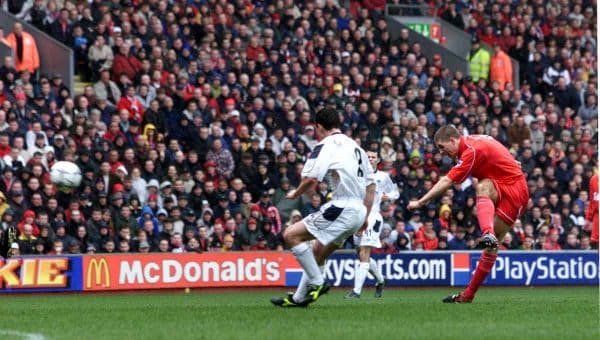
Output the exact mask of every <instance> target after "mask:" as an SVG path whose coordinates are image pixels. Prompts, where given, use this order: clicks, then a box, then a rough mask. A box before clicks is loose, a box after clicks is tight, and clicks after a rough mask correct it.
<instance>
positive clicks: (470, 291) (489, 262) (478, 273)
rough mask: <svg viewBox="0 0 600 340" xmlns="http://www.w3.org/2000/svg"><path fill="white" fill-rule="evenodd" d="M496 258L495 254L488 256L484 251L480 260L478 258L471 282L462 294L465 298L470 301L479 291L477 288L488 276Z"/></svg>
mask: <svg viewBox="0 0 600 340" xmlns="http://www.w3.org/2000/svg"><path fill="white" fill-rule="evenodd" d="M497 256H498V255H497V254H495V253H494V254H490V253H488V252H485V251H484V252H483V254H482V255H481V258H479V264H478V265H477V268H476V269H475V273H473V277H472V278H471V282H469V286H467V289H465V292H464V293H463V295H464V296H465V297H466V298H468V299H472V298H473V297H474V296H475V293H476V292H477V289H479V286H481V284H482V283H483V281H484V280H485V278H486V277H487V276H488V274H489V273H490V271H491V270H492V268H493V267H494V263H496V257H497Z"/></svg>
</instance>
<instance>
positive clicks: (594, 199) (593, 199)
mask: <svg viewBox="0 0 600 340" xmlns="http://www.w3.org/2000/svg"><path fill="white" fill-rule="evenodd" d="M589 199H590V203H589V204H588V207H587V211H586V212H585V219H586V221H587V223H591V224H592V225H591V229H592V236H591V237H590V243H591V244H592V248H594V249H598V228H600V227H599V226H598V199H600V194H599V193H598V175H594V176H592V178H590V191H589Z"/></svg>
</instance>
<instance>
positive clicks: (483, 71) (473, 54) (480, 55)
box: [467, 36, 490, 83]
mask: <svg viewBox="0 0 600 340" xmlns="http://www.w3.org/2000/svg"><path fill="white" fill-rule="evenodd" d="M467 60H468V61H469V75H470V76H471V77H472V79H473V81H474V82H476V83H477V82H479V79H484V80H487V79H488V77H489V73H490V53H489V52H488V51H486V50H485V49H484V48H482V47H481V44H480V40H479V38H478V37H477V36H473V38H472V39H471V50H470V51H469V54H468V55H467Z"/></svg>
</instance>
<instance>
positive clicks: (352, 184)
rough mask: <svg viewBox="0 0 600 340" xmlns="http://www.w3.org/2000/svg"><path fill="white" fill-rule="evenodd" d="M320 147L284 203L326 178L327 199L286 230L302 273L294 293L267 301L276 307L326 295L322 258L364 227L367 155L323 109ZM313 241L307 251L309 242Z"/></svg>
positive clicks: (371, 190) (368, 200)
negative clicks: (327, 186) (330, 195)
mask: <svg viewBox="0 0 600 340" xmlns="http://www.w3.org/2000/svg"><path fill="white" fill-rule="evenodd" d="M315 121H316V126H317V134H318V135H319V137H321V138H322V140H321V142H320V143H319V144H317V145H316V146H315V148H314V149H313V150H312V152H311V154H310V156H309V159H308V160H307V161H306V164H304V168H303V169H302V181H301V182H300V185H299V186H298V188H297V189H295V190H291V191H290V192H289V193H288V194H287V196H286V197H287V198H289V199H296V198H298V197H300V196H301V195H302V194H304V193H305V192H306V191H307V190H309V189H310V188H312V187H314V186H315V185H316V184H317V183H319V182H321V181H323V180H324V179H325V177H326V176H327V177H328V178H329V179H330V182H331V186H332V191H333V195H332V199H331V201H329V202H328V203H326V204H324V205H323V206H321V208H320V210H319V211H317V212H315V213H312V214H310V215H309V216H307V217H305V218H304V219H303V220H302V221H299V222H296V223H294V224H293V225H291V226H290V227H288V228H287V229H286V230H285V231H284V233H283V238H284V240H285V242H286V245H287V246H288V247H289V248H291V250H292V253H293V254H294V256H295V257H296V260H298V263H300V265H301V266H302V269H304V272H303V273H302V279H301V280H300V284H299V285H298V289H297V290H296V292H295V293H294V294H288V295H287V296H284V297H278V298H273V299H271V302H272V303H273V304H274V305H276V306H281V307H305V306H307V305H308V304H309V303H311V302H314V301H316V300H317V299H318V298H319V297H320V296H321V295H323V294H325V293H327V291H328V290H329V285H328V284H327V283H326V282H325V280H324V277H323V274H324V273H323V272H324V268H325V266H324V265H325V260H326V259H327V257H328V256H329V255H330V254H331V253H332V252H333V251H334V250H336V249H337V248H339V246H340V245H342V244H343V243H344V241H345V240H346V239H347V238H348V237H350V236H351V235H352V234H354V233H355V232H356V231H357V230H358V229H359V228H361V226H364V225H365V224H366V222H367V221H366V217H367V216H368V214H369V211H370V210H371V206H372V204H373V200H374V196H375V184H374V183H373V182H372V176H373V169H372V168H371V165H370V164H369V161H368V157H367V154H366V152H365V151H364V150H363V149H362V148H361V147H360V146H359V145H358V144H356V142H355V141H354V140H352V139H350V138H349V137H347V136H346V135H344V134H342V133H341V131H340V125H341V121H340V116H339V114H338V113H337V111H335V110H332V109H323V110H321V111H319V112H318V113H317V116H316V119H315ZM311 240H314V241H313V242H312V247H311V245H310V243H309V241H311Z"/></svg>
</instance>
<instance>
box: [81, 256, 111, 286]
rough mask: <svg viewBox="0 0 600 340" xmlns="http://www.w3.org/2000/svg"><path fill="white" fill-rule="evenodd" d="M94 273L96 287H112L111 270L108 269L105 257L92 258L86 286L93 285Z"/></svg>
mask: <svg viewBox="0 0 600 340" xmlns="http://www.w3.org/2000/svg"><path fill="white" fill-rule="evenodd" d="M92 274H93V276H94V279H95V280H94V285H95V286H96V287H98V286H100V287H103V288H109V287H110V272H109V271H108V263H107V262H106V259H105V258H101V259H96V258H93V259H91V260H90V263H89V264H88V268H87V273H86V280H85V288H91V287H92ZM103 279H104V280H103Z"/></svg>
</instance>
